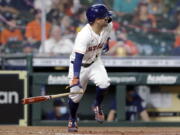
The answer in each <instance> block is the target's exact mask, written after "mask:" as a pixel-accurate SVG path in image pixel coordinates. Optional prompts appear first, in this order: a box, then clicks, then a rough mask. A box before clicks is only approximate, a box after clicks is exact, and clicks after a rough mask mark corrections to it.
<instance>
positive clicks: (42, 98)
mask: <svg viewBox="0 0 180 135" xmlns="http://www.w3.org/2000/svg"><path fill="white" fill-rule="evenodd" d="M50 98H51V97H50V96H38V97H30V98H24V99H22V101H21V102H22V104H31V103H36V102H41V101H46V100H49V99H50Z"/></svg>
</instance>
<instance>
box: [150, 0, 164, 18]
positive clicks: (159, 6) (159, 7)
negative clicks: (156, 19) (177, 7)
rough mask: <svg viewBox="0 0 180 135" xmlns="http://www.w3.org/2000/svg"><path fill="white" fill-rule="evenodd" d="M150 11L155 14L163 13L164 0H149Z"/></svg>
mask: <svg viewBox="0 0 180 135" xmlns="http://www.w3.org/2000/svg"><path fill="white" fill-rule="evenodd" d="M148 11H149V13H150V14H153V15H162V14H163V12H164V3H163V0H149V2H148Z"/></svg>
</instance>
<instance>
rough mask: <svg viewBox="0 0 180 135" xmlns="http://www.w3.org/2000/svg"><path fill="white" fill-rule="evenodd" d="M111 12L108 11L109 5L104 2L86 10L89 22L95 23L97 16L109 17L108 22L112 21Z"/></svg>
mask: <svg viewBox="0 0 180 135" xmlns="http://www.w3.org/2000/svg"><path fill="white" fill-rule="evenodd" d="M111 15H112V14H111V12H110V11H108V9H107V7H106V6H105V5H103V4H95V5H92V6H90V7H89V8H88V9H87V11H86V17H87V20H88V23H93V22H94V21H95V19H96V18H105V17H109V20H108V22H111V20H112V19H111Z"/></svg>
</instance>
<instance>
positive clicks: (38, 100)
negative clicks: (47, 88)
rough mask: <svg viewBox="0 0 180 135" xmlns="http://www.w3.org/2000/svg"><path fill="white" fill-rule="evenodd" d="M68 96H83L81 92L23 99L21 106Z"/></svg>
mask: <svg viewBox="0 0 180 135" xmlns="http://www.w3.org/2000/svg"><path fill="white" fill-rule="evenodd" d="M70 94H83V90H81V91H79V92H67V93H62V94H55V95H46V96H37V97H29V98H24V99H22V104H32V103H37V102H42V101H47V100H50V99H54V98H59V97H64V96H68V95H70Z"/></svg>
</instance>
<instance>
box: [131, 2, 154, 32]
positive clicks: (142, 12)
mask: <svg viewBox="0 0 180 135" xmlns="http://www.w3.org/2000/svg"><path fill="white" fill-rule="evenodd" d="M132 23H133V24H134V25H137V26H139V27H143V28H145V30H146V28H156V26H157V22H156V18H155V16H154V15H152V14H150V13H149V12H148V4H147V3H144V2H142V3H140V4H139V5H138V9H137V12H136V13H135V15H134V18H133V21H132Z"/></svg>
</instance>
